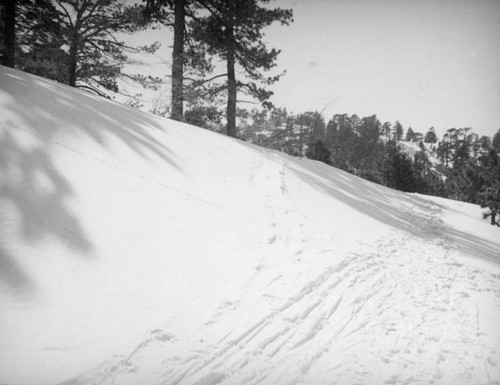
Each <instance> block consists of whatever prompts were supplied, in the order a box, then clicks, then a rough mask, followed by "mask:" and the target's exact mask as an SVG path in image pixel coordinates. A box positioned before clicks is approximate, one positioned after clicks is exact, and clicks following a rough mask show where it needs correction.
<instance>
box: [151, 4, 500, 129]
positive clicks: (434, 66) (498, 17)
mask: <svg viewBox="0 0 500 385" xmlns="http://www.w3.org/2000/svg"><path fill="white" fill-rule="evenodd" d="M270 6H273V7H281V8H289V9H293V12H294V22H293V23H292V24H291V25H289V26H281V25H279V24H278V23H276V24H275V25H273V26H271V27H269V28H268V29H267V30H266V31H265V39H266V42H267V44H268V46H269V47H274V48H277V49H280V50H281V54H280V56H279V58H278V61H277V65H278V66H277V69H278V70H279V71H283V70H286V74H285V75H284V76H283V77H282V78H281V79H280V81H279V82H278V83H275V84H274V85H273V86H272V87H271V90H272V91H273V92H274V96H273V97H272V99H271V101H272V102H273V103H274V104H275V105H276V106H278V107H286V108H287V109H288V110H289V111H291V112H295V113H300V112H305V111H310V110H318V111H320V112H323V115H324V117H325V119H326V120H328V119H330V117H331V116H333V115H334V114H336V113H348V114H354V113H356V114H357V115H359V116H360V117H363V116H369V115H372V114H376V115H377V116H378V117H379V119H380V120H381V121H382V122H385V121H390V122H391V123H394V121H395V120H399V121H400V122H401V123H402V124H403V126H404V127H405V128H408V127H409V126H411V127H412V128H413V129H414V130H415V131H418V132H424V133H425V132H426V131H427V130H428V129H429V128H430V127H435V128H436V130H437V131H438V133H443V132H444V131H445V130H446V129H448V128H459V127H472V128H473V130H474V132H476V133H478V134H480V135H489V136H493V135H494V133H495V132H496V131H497V130H498V129H500V88H499V86H500V71H499V70H498V69H499V68H500V52H499V50H498V45H499V42H500V1H498V0H432V1H431V0H421V1H409V0H399V1H396V0H373V1H368V0H351V1H348V0H308V1H305V0H302V1H300V0H276V1H271V3H270ZM162 43H163V48H162V49H161V50H160V51H159V52H158V53H157V58H159V59H160V60H159V62H158V63H161V64H160V65H162V66H165V65H166V64H167V65H168V63H170V61H171V60H170V57H171V56H170V55H171V50H170V48H169V47H168V46H169V45H171V42H170V41H169V42H167V44H165V42H162ZM162 71H165V69H163V70H162Z"/></svg>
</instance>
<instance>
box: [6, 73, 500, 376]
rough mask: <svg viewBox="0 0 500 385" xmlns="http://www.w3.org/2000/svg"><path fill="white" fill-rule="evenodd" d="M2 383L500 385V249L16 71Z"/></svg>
mask: <svg viewBox="0 0 500 385" xmlns="http://www.w3.org/2000/svg"><path fill="white" fill-rule="evenodd" d="M0 229H1V230H0V231H1V232H0V301H1V307H0V383H2V384H54V383H64V384H66V385H69V384H75V385H76V384H205V385H208V384H325V383H335V384H353V383H360V384H383V383H390V384H410V383H435V384H443V385H447V384H452V383H453V384H493V383H496V384H498V383H499V382H500V332H499V330H498V324H499V321H500V264H499V262H500V233H499V231H498V229H496V228H493V227H492V226H489V225H488V224H487V223H486V222H483V221H482V220H481V213H480V209H479V207H477V206H474V205H469V204H465V203H459V202H453V201H449V200H445V199H437V198H431V197H425V196H419V195H415V194H405V193H401V192H397V191H394V190H390V189H387V188H384V187H382V186H378V185H375V184H373V183H370V182H367V181H364V180H362V179H359V178H357V177H354V176H352V175H349V174H347V173H345V172H342V171H339V170H336V169H333V168H331V167H328V166H326V165H323V164H321V163H318V162H313V161H309V160H304V159H297V158H292V157H288V156H286V155H284V154H281V153H277V152H274V151H269V150H265V149H262V148H259V147H255V146H252V145H249V144H246V143H243V142H240V141H237V140H234V139H230V138H227V137H225V136H222V135H218V134H215V133H212V132H209V131H205V130H202V129H198V128H195V127H192V126H189V125H186V124H182V123H178V122H173V121H170V120H168V119H163V118H160V117H155V116H152V115H148V114H145V113H141V112H139V111H136V110H133V109H129V108H126V107H124V106H121V105H118V104H116V103H113V102H109V101H106V100H103V99H102V98H99V97H94V96H91V95H87V94H84V93H81V92H79V91H77V90H74V89H71V88H68V87H65V86H61V85H59V84H56V83H54V82H51V81H48V80H44V79H41V78H38V77H35V76H31V75H27V74H25V73H22V72H19V71H15V70H11V69H7V68H4V67H0Z"/></svg>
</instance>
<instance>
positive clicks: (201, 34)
mask: <svg viewBox="0 0 500 385" xmlns="http://www.w3.org/2000/svg"><path fill="white" fill-rule="evenodd" d="M269 2H270V1H269V0H205V1H199V3H200V4H201V5H202V6H203V7H204V8H205V10H206V11H208V15H207V16H205V17H203V18H199V19H197V20H196V21H194V22H193V30H194V36H195V38H196V39H197V40H198V41H199V42H201V43H203V44H205V45H206V46H207V48H208V53H209V54H211V55H217V56H219V57H221V58H222V59H223V60H224V61H225V63H226V73H225V74H224V77H225V78H226V83H225V86H224V88H225V90H226V91H227V108H226V118H227V134H228V135H229V136H233V137H236V136H237V132H236V104H237V101H238V100H237V94H238V91H242V92H244V93H246V94H248V95H251V96H252V97H255V98H256V99H257V100H259V101H260V102H262V103H266V102H267V101H268V99H269V98H270V96H271V95H272V92H270V91H269V90H268V89H266V88H265V86H268V85H271V84H273V83H274V82H276V81H277V80H278V79H279V78H280V75H275V76H270V75H268V76H266V73H268V72H269V71H270V70H271V69H273V67H275V65H276V59H277V57H278V54H279V51H278V50H276V49H268V48H267V47H266V45H265V44H264V42H263V34H262V30H263V29H264V28H265V27H267V26H269V25H271V24H272V23H274V22H276V21H278V22H280V23H281V24H282V25H288V24H289V23H290V22H291V21H292V11H291V10H284V9H280V8H274V9H268V8H266V7H264V6H263V5H265V4H268V3H269ZM237 68H238V69H240V70H241V72H242V73H243V74H244V78H242V79H237V78H236V73H237Z"/></svg>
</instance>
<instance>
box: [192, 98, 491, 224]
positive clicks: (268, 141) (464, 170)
mask: <svg viewBox="0 0 500 385" xmlns="http://www.w3.org/2000/svg"><path fill="white" fill-rule="evenodd" d="M194 123H201V122H194ZM239 126H240V131H241V138H242V139H243V140H246V141H249V142H252V143H255V144H258V145H261V146H264V147H267V148H272V149H275V150H279V151H282V152H285V153H287V154H290V155H294V156H305V157H307V158H310V159H315V160H319V161H321V162H324V163H326V164H329V165H332V166H334V167H337V168H340V169H342V170H345V171H347V172H349V173H351V174H354V175H357V176H360V177H362V178H364V179H367V180H370V181H373V182H375V183H379V184H381V185H384V186H388V187H391V188H394V189H397V190H401V191H405V192H417V193H421V194H428V195H435V196H441V197H446V198H451V199H455V200H460V201H464V202H470V203H476V204H480V205H481V206H482V207H484V208H485V209H486V210H485V217H488V218H489V220H490V223H491V224H494V225H498V226H500V223H499V222H500V215H499V213H500V155H499V154H500V130H498V132H497V133H496V134H495V135H494V137H493V138H490V137H488V136H481V137H479V136H478V135H477V134H476V133H474V132H473V131H472V129H471V128H458V129H457V128H451V129H449V130H447V131H446V133H445V134H444V136H443V137H442V138H438V136H437V134H436V132H435V129H434V128H433V127H431V128H430V129H429V130H428V131H427V132H425V133H419V132H415V131H414V130H413V129H412V128H411V127H409V128H408V129H406V130H405V129H404V128H403V125H402V124H401V123H400V122H399V121H396V122H395V123H394V124H391V123H390V122H385V123H382V122H380V121H379V120H378V119H377V116H376V115H372V116H368V117H363V118H360V117H358V116H357V115H355V114H354V115H348V114H337V115H334V116H333V117H332V118H331V119H330V120H329V121H328V122H325V120H324V118H323V117H322V115H321V114H320V113H318V112H306V113H303V114H296V115H295V114H289V113H288V112H287V111H286V109H279V108H278V109H275V110H273V111H270V112H269V111H265V110H263V111H259V110H257V109H254V110H252V111H251V112H248V111H246V110H240V111H239ZM211 128H214V127H211Z"/></svg>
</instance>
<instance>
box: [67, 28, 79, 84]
mask: <svg viewBox="0 0 500 385" xmlns="http://www.w3.org/2000/svg"><path fill="white" fill-rule="evenodd" d="M74 28H75V30H74V31H73V33H72V34H71V42H70V47H69V56H68V85H69V86H71V87H76V66H77V61H78V30H77V27H76V26H75V27H74Z"/></svg>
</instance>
